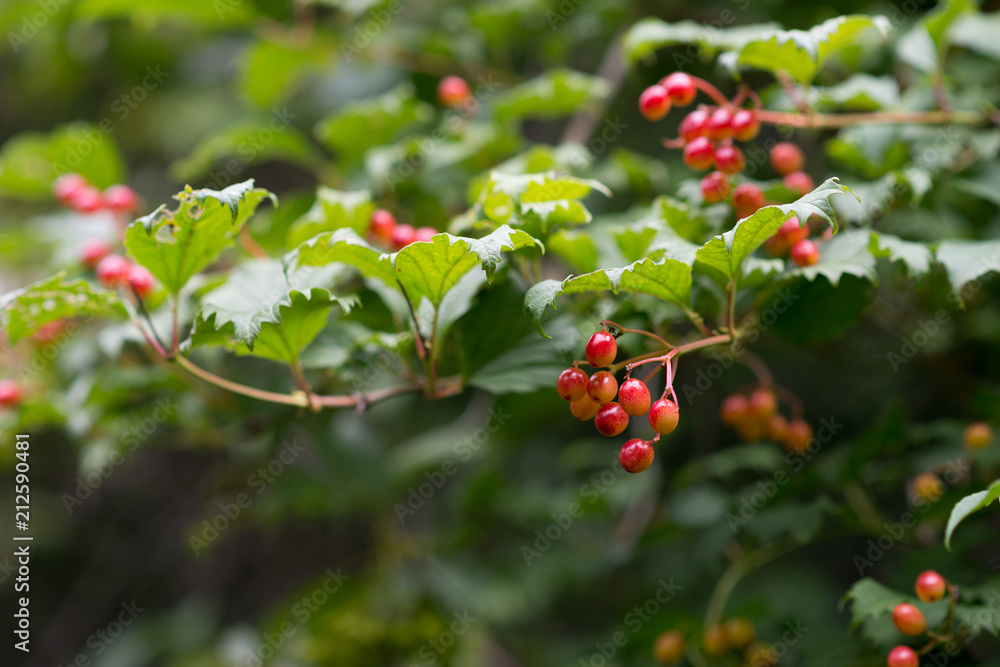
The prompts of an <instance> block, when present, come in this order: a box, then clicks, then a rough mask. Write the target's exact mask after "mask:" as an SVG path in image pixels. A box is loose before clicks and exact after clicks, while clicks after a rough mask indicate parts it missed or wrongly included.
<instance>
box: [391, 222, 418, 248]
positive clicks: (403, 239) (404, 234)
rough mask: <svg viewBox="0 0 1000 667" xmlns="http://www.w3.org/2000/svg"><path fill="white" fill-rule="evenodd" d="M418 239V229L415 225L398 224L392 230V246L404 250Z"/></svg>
mask: <svg viewBox="0 0 1000 667" xmlns="http://www.w3.org/2000/svg"><path fill="white" fill-rule="evenodd" d="M416 240H417V230H416V229H414V228H413V225H396V227H395V228H394V229H393V230H392V247H393V248H395V249H396V250H402V249H403V248H405V247H406V246H408V245H410V244H411V243H413V242H414V241H416Z"/></svg>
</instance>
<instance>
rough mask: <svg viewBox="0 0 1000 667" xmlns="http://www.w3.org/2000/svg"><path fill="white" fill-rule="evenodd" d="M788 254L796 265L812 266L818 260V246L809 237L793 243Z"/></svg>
mask: <svg viewBox="0 0 1000 667" xmlns="http://www.w3.org/2000/svg"><path fill="white" fill-rule="evenodd" d="M788 254H789V256H790V257H791V258H792V261H793V262H795V265H796V266H812V265H813V264H815V263H817V262H818V261H819V248H817V247H816V244H815V243H813V242H812V241H810V240H809V239H805V240H802V241H799V242H798V243H796V244H795V245H793V246H792V249H791V250H790V251H789V252H788Z"/></svg>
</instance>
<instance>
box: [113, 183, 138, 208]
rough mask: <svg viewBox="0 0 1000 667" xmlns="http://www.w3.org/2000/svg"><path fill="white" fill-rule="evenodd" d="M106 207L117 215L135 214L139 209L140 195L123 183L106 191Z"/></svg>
mask: <svg viewBox="0 0 1000 667" xmlns="http://www.w3.org/2000/svg"><path fill="white" fill-rule="evenodd" d="M104 205H105V206H107V207H108V208H110V209H111V210H112V211H115V212H116V213H134V212H135V211H136V210H138V209H139V195H137V194H136V193H135V190H133V189H132V188H130V187H129V186H127V185H122V184H121V183H118V184H115V185H112V186H111V187H110V188H108V189H107V190H105V191H104Z"/></svg>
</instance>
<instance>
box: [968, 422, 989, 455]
mask: <svg viewBox="0 0 1000 667" xmlns="http://www.w3.org/2000/svg"><path fill="white" fill-rule="evenodd" d="M962 442H963V443H964V444H965V446H966V447H968V448H969V449H985V448H987V447H989V446H990V445H991V444H993V429H991V428H990V425H989V424H987V423H986V422H973V423H972V424H969V425H968V426H966V427H965V433H963V434H962Z"/></svg>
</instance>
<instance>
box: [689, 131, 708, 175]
mask: <svg viewBox="0 0 1000 667" xmlns="http://www.w3.org/2000/svg"><path fill="white" fill-rule="evenodd" d="M683 157H684V164H686V165H687V166H689V167H691V168H692V169H694V170H695V171H705V170H706V169H708V168H710V167H711V166H712V161H713V160H714V159H715V149H714V148H713V147H712V142H711V141H710V140H709V139H708V137H695V138H694V139H692V140H691V141H689V142H688V143H687V144H686V145H685V146H684V156H683Z"/></svg>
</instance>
